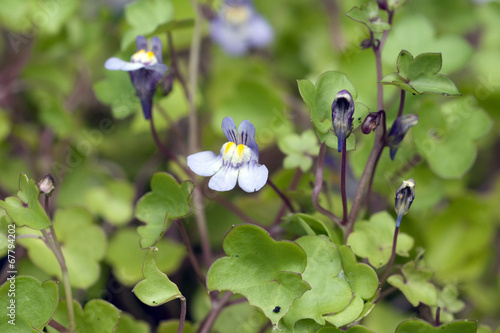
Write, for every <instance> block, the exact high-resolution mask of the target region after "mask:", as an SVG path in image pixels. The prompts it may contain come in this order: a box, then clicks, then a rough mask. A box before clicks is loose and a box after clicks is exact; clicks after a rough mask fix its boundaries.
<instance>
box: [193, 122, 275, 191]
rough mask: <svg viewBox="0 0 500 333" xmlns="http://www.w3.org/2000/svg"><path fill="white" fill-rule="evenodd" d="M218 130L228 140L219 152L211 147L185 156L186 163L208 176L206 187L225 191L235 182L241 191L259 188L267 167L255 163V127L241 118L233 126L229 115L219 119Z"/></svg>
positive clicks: (264, 180)
mask: <svg viewBox="0 0 500 333" xmlns="http://www.w3.org/2000/svg"><path fill="white" fill-rule="evenodd" d="M222 130H223V132H224V135H225V136H226V138H227V139H228V140H229V142H226V143H225V144H224V145H223V146H222V148H221V150H220V154H219V155H216V154H215V153H213V152H211V151H204V152H201V153H197V154H193V155H190V156H188V158H187V165H188V167H189V168H190V169H191V170H192V171H193V172H194V173H196V174H197V175H200V176H204V177H209V176H213V177H212V178H211V179H210V181H209V182H208V187H209V188H211V189H212V190H215V191H229V190H232V189H233V188H234V187H235V186H236V181H238V185H239V186H240V187H241V189H242V190H243V191H245V192H248V193H251V192H255V191H258V190H260V189H261V188H262V187H263V186H264V185H265V184H266V182H267V177H268V174H269V171H268V170H267V168H266V166H265V165H261V164H259V163H258V162H259V146H257V143H256V142H255V127H254V126H253V125H252V123H250V122H249V121H248V120H243V121H242V122H241V123H240V126H239V127H238V130H236V125H235V123H234V121H233V118H231V117H226V118H224V120H222Z"/></svg>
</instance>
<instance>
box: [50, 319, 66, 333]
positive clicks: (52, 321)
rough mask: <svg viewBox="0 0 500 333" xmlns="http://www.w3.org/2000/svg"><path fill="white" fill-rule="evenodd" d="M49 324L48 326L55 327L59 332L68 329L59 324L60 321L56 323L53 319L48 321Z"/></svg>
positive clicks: (62, 332) (64, 331)
mask: <svg viewBox="0 0 500 333" xmlns="http://www.w3.org/2000/svg"><path fill="white" fill-rule="evenodd" d="M49 326H50V327H53V328H55V329H56V330H58V331H59V332H61V333H66V332H68V329H67V328H66V327H64V326H63V325H61V324H60V323H58V322H57V321H55V320H54V319H51V320H50V322H49Z"/></svg>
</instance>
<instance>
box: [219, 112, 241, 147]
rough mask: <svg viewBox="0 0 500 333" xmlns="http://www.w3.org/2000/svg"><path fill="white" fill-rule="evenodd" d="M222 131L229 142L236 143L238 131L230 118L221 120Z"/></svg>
mask: <svg viewBox="0 0 500 333" xmlns="http://www.w3.org/2000/svg"><path fill="white" fill-rule="evenodd" d="M222 131H223V132H224V135H225V136H226V138H227V139H228V140H229V141H232V142H234V143H236V142H237V141H238V131H236V125H235V124H234V120H233V118H231V117H226V118H224V119H223V120H222Z"/></svg>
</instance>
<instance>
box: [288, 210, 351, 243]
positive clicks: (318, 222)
mask: <svg viewBox="0 0 500 333" xmlns="http://www.w3.org/2000/svg"><path fill="white" fill-rule="evenodd" d="M287 219H288V220H289V221H290V223H296V224H298V225H299V226H300V228H302V229H304V231H305V232H306V233H307V234H308V235H324V236H327V237H328V239H330V241H331V242H332V243H334V244H335V245H337V246H340V245H341V244H342V243H343V240H342V236H341V235H339V232H337V231H336V230H335V229H333V228H332V226H331V220H328V219H327V218H325V216H323V215H320V214H317V215H309V214H303V213H298V214H293V215H290V216H289V217H288V218H287ZM337 230H338V229H337Z"/></svg>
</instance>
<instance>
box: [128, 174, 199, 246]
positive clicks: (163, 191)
mask: <svg viewBox="0 0 500 333" xmlns="http://www.w3.org/2000/svg"><path fill="white" fill-rule="evenodd" d="M193 188H194V184H193V183H192V182H191V181H184V182H182V184H178V183H177V181H176V180H175V179H174V177H172V176H171V175H169V174H168V173H164V172H157V173H155V174H154V175H153V178H152V179H151V190H152V191H151V192H148V193H146V194H145V195H143V196H142V198H141V199H139V201H138V202H137V206H136V211H135V216H136V217H137V218H138V219H139V220H141V221H142V222H144V223H146V225H145V226H141V227H138V228H137V232H138V233H139V235H141V247H142V248H147V247H150V246H153V245H155V244H156V242H157V241H158V239H159V238H160V237H161V236H162V235H163V234H164V233H165V231H166V230H167V229H168V228H169V226H170V222H169V220H168V219H176V218H181V217H184V216H186V215H188V214H189V213H190V211H191V208H190V207H189V201H188V199H189V196H190V195H191V192H192V191H193Z"/></svg>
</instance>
